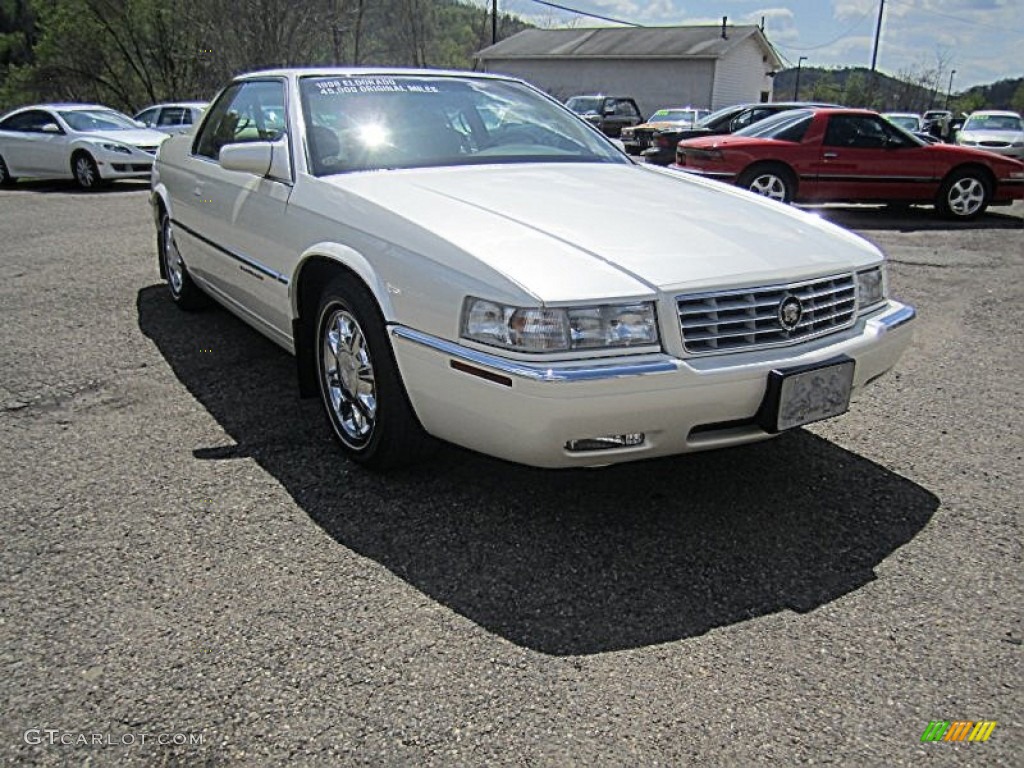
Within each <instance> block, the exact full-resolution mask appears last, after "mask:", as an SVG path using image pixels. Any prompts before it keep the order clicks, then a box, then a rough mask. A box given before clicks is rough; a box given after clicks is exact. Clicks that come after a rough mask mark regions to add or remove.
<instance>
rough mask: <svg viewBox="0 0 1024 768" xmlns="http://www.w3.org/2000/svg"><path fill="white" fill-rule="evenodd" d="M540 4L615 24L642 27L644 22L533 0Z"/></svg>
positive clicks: (542, 0)
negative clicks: (638, 22)
mask: <svg viewBox="0 0 1024 768" xmlns="http://www.w3.org/2000/svg"><path fill="white" fill-rule="evenodd" d="M533 2H535V3H537V4H538V5H546V6H548V7H549V8H557V9H558V10H560V11H568V12H569V13H575V14H576V15H577V16H587V17H589V18H591V19H600V20H601V21H610V22H612V23H614V24H625V25H626V26H627V27H642V26H643V24H637V23H636V22H633V21H623V20H622V19H613V18H612V17H611V16H602V15H600V14H598V13H590V12H588V11H580V10H577V9H576V8H570V7H569V6H567V5H559V4H558V3H550V2H548V0H533Z"/></svg>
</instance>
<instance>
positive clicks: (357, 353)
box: [320, 308, 377, 449]
mask: <svg viewBox="0 0 1024 768" xmlns="http://www.w3.org/2000/svg"><path fill="white" fill-rule="evenodd" d="M322 328H323V330H322V332H321V344H320V347H321V349H320V371H321V376H322V377H323V387H324V393H325V394H326V395H327V398H326V399H327V400H328V402H329V407H330V409H331V412H332V413H331V415H332V421H333V422H334V423H335V425H336V426H337V428H338V436H339V437H340V438H341V439H342V441H343V442H344V443H345V444H346V445H348V446H350V447H351V448H354V449H359V448H362V447H363V446H365V445H366V444H367V443H368V442H369V441H370V438H371V437H373V430H374V427H375V426H376V424H377V381H376V376H375V373H374V369H373V360H372V359H371V358H370V350H369V347H368V346H367V343H366V336H365V334H364V333H363V329H362V328H361V327H360V325H359V323H358V321H357V320H356V318H355V317H354V316H353V315H352V314H351V313H350V312H348V311H347V310H345V309H340V308H339V309H334V310H333V311H332V312H331V314H330V315H329V317H328V318H327V321H326V322H325V323H324V324H323V326H322Z"/></svg>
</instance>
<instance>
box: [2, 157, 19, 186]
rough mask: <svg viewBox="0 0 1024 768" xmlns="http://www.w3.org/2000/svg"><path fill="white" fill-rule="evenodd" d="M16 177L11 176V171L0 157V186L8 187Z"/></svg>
mask: <svg viewBox="0 0 1024 768" xmlns="http://www.w3.org/2000/svg"><path fill="white" fill-rule="evenodd" d="M16 181H17V179H16V178H14V177H13V176H11V171H10V169H9V168H8V167H7V163H5V162H4V159H3V158H2V157H0V187H10V186H12V185H13V184H14V182H16Z"/></svg>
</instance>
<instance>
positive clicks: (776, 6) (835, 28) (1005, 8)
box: [478, 0, 1024, 93]
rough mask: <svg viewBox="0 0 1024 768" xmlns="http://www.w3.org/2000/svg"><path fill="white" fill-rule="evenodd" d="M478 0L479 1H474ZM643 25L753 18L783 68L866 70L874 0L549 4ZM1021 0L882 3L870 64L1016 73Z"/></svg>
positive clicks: (965, 83)
mask: <svg viewBox="0 0 1024 768" xmlns="http://www.w3.org/2000/svg"><path fill="white" fill-rule="evenodd" d="M485 2H487V0H478V3H479V4H481V5H483V4H484V3H485ZM552 2H555V3H557V4H558V5H563V6H568V7H571V8H575V9H578V10H581V11H588V12H590V13H595V14H599V15H601V16H607V17H612V18H615V19H621V20H625V21H630V22H633V23H636V24H641V25H644V26H670V25H679V24H721V21H722V16H728V17H729V22H730V23H733V24H758V23H760V21H761V18H762V17H764V19H765V33H766V34H767V36H768V39H769V40H770V41H771V42H772V44H773V45H774V46H775V48H776V50H777V51H778V52H779V54H780V55H781V56H782V58H783V61H784V62H786V63H787V64H791V65H793V66H796V64H797V61H798V59H799V57H800V56H806V57H807V59H806V61H805V62H804V66H819V67H836V66H840V67H841V66H865V67H867V66H870V65H871V48H872V44H873V41H874V34H875V23H876V21H877V18H878V7H879V0H720V1H719V0H704V1H703V2H698V0H552ZM498 7H499V10H500V11H505V12H508V13H514V14H516V15H518V16H522V17H523V18H525V19H527V20H528V21H530V22H532V23H535V24H538V25H540V26H545V27H559V26H566V25H573V26H577V27H591V26H614V25H612V24H610V23H608V22H602V21H598V20H596V19H586V18H583V17H578V16H574V15H573V14H571V13H566V12H563V11H558V10H555V9H553V8H550V7H547V6H544V5H541V4H539V3H537V2H534V0H499V1H498ZM1022 49H1024V0H885V14H884V17H883V22H882V38H881V43H880V45H879V50H878V69H879V70H881V71H882V72H885V73H887V74H891V75H899V74H900V73H901V72H918V73H920V72H924V71H926V70H930V69H936V68H941V69H942V71H943V73H942V78H941V79H942V82H943V83H946V82H947V81H948V79H949V76H950V72H951V70H956V74H955V75H953V92H954V93H957V92H958V91H960V90H963V89H966V88H969V87H970V86H972V85H980V84H987V83H991V82H994V81H996V80H1002V79H1004V78H1010V77H1024V52H1022Z"/></svg>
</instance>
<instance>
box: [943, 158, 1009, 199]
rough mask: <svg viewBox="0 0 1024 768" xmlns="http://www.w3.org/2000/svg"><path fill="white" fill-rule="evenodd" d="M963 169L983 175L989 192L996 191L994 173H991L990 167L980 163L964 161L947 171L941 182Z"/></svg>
mask: <svg viewBox="0 0 1024 768" xmlns="http://www.w3.org/2000/svg"><path fill="white" fill-rule="evenodd" d="M964 171H974V172H976V173H978V175H980V176H982V177H984V179H985V182H986V183H987V184H988V191H989V194H993V193H995V191H996V175H995V174H994V173H992V169H991V168H988V167H987V166H984V165H981V164H980V163H964V164H963V165H958V166H956V167H955V168H953V169H952V170H950V172H949V173H947V174H946V176H945V178H943V179H942V183H943V184H945V183H946V182H947V181H949V180H950V179H951V178H952V177H953V176H955V175H956V174H958V173H962V172H964Z"/></svg>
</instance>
